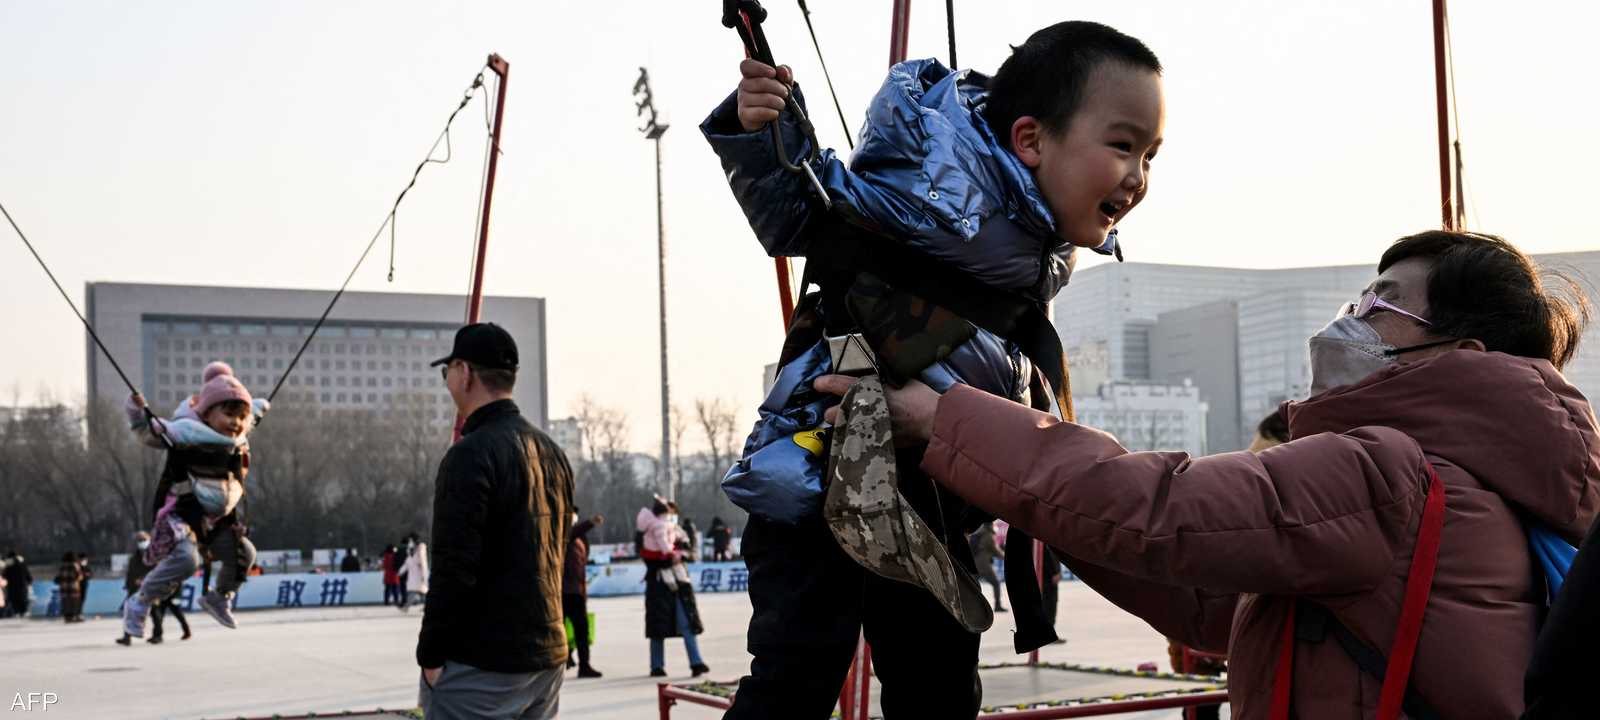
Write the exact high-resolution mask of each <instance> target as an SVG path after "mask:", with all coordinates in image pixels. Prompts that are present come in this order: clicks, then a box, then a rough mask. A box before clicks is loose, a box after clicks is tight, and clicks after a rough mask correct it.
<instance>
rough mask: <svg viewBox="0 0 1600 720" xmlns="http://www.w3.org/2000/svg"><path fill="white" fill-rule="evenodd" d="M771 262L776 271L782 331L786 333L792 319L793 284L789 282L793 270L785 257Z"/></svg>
mask: <svg viewBox="0 0 1600 720" xmlns="http://www.w3.org/2000/svg"><path fill="white" fill-rule="evenodd" d="M772 262H773V264H774V265H776V266H777V269H778V308H779V309H780V310H782V311H783V331H784V332H785V333H787V332H789V320H790V319H791V318H793V317H794V302H795V300H794V283H793V282H792V281H790V280H789V277H790V273H792V272H794V269H793V266H791V265H790V264H789V258H786V257H778V258H773V259H772ZM801 289H802V290H803V289H804V288H801Z"/></svg>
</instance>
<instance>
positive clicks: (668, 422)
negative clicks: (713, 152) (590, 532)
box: [633, 67, 677, 500]
mask: <svg viewBox="0 0 1600 720" xmlns="http://www.w3.org/2000/svg"><path fill="white" fill-rule="evenodd" d="M633 96H634V98H635V99H636V100H637V101H638V103H637V104H638V114H639V115H640V116H643V117H644V118H645V122H644V126H643V127H640V128H639V132H642V133H644V136H645V139H647V140H651V141H654V142H655V144H656V277H657V281H658V282H657V287H658V291H659V296H658V298H657V304H658V307H659V308H660V310H661V318H660V319H661V464H660V466H659V472H660V474H661V476H660V478H659V481H660V484H661V489H662V494H663V495H665V496H666V497H667V498H668V499H669V500H675V499H677V488H676V487H675V486H674V484H673V482H672V396H671V392H670V390H669V388H670V385H669V383H668V382H667V234H666V226H665V224H664V223H663V222H662V195H661V136H662V135H665V134H667V123H665V122H662V121H661V120H660V119H659V118H657V116H656V106H655V96H654V95H653V94H652V93H651V91H650V71H649V70H646V69H644V68H642V67H641V68H639V79H638V80H636V81H635V82H634V83H633Z"/></svg>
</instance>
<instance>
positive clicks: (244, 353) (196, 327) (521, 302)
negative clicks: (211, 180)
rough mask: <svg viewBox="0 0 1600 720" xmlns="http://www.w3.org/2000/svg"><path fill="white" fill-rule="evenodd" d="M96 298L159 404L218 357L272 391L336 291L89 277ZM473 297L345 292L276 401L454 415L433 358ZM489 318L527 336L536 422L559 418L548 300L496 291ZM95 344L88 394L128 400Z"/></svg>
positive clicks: (194, 383) (526, 390) (111, 345)
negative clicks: (416, 406)
mask: <svg viewBox="0 0 1600 720" xmlns="http://www.w3.org/2000/svg"><path fill="white" fill-rule="evenodd" d="M86 297H87V308H86V310H87V314H88V317H89V321H90V322H91V323H93V324H94V327H95V331H96V332H97V333H98V334H99V335H100V339H101V341H102V342H104V343H105V344H106V347H107V349H109V350H110V351H111V352H112V353H113V354H114V355H115V356H116V358H117V361H118V362H119V363H120V364H121V365H122V369H123V370H124V371H125V372H126V373H127V374H128V377H129V378H130V379H131V380H133V381H134V382H135V383H137V384H138V385H139V387H140V388H141V389H142V390H143V392H144V393H145V395H146V397H148V398H149V400H150V402H151V405H152V406H153V407H154V408H155V409H156V410H157V411H158V412H163V411H165V410H167V409H169V408H172V407H175V406H176V405H177V403H178V402H180V401H181V400H182V399H183V398H185V397H187V396H188V395H190V394H191V393H194V392H197V391H198V390H199V388H200V380H201V371H202V370H203V369H204V368H205V366H206V364H207V363H209V362H211V361H213V360H222V361H224V362H227V363H228V364H229V365H232V366H233V368H234V374H235V375H236V376H237V377H238V378H239V380H240V381H242V382H243V383H244V384H245V386H246V387H248V388H250V391H251V393H253V394H254V395H256V396H258V397H265V396H266V395H267V394H268V393H269V392H271V390H272V387H273V385H274V384H276V383H277V382H278V380H279V378H281V377H283V376H284V374H285V372H286V371H287V369H288V367H289V364H290V361H291V360H292V359H293V358H294V356H295V353H296V352H297V351H298V350H299V349H300V347H301V346H302V345H303V344H305V342H306V339H307V337H308V336H309V335H310V332H311V328H312V326H313V325H314V324H315V323H316V321H317V318H318V317H320V316H321V314H322V311H323V309H324V308H325V307H326V306H327V304H328V301H329V300H330V299H331V295H330V294H329V293H328V292H326V291H320V290H317V291H313V290H283V289H256V288H229V287H199V286H183V285H139V284H128V283H89V284H88V287H87V291H86ZM465 305H466V303H465V300H464V299H463V298H462V297H461V296H457V295H420V294H400V293H370V292H347V293H345V294H344V297H343V298H341V299H340V300H339V304H338V305H336V306H335V307H334V309H333V313H332V314H331V315H330V316H329V318H328V320H327V322H326V323H324V324H323V326H322V328H321V329H320V330H318V331H317V334H316V337H315V338H314V339H312V341H311V343H310V345H308V346H307V347H306V351H305V354H304V355H303V356H302V357H301V358H300V362H299V364H298V365H297V366H296V367H295V368H294V372H292V373H290V374H289V375H288V376H287V379H286V380H285V382H284V384H283V387H282V390H280V391H279V393H278V397H277V399H276V402H277V403H306V404H315V405H317V406H318V407H320V408H323V409H346V410H385V409H393V408H395V407H396V406H397V405H400V404H402V403H420V404H421V405H422V408H421V410H422V412H423V414H424V416H425V417H427V418H429V420H430V421H432V422H436V423H439V424H449V423H450V422H453V420H454V415H455V410H454V407H453V406H452V405H451V402H450V397H449V394H448V393H447V392H446V391H445V389H444V385H443V383H442V382H441V380H440V375H439V368H434V367H429V366H428V363H430V362H432V361H433V360H436V359H438V358H441V357H444V356H446V355H448V354H450V348H451V344H452V341H453V338H454V334H455V331H456V329H457V328H459V327H460V326H461V324H462V322H463V317H464V316H465ZM483 319H484V320H485V321H489V322H495V323H498V324H500V325H501V326H503V327H504V328H505V329H506V330H507V331H508V332H510V333H511V335H512V337H514V338H516V341H517V349H518V354H519V355H520V363H521V367H520V368H519V370H518V372H517V385H516V390H515V391H514V393H513V397H514V399H515V400H516V402H517V405H519V406H520V407H521V408H522V412H523V414H524V415H525V416H526V417H528V419H529V420H530V421H532V422H535V423H537V424H538V425H539V426H540V427H548V426H549V415H550V411H549V395H548V391H547V385H548V371H547V364H546V361H545V327H546V325H545V302H544V300H543V299H541V298H513V297H486V298H484V301H483ZM86 342H87V344H88V363H87V368H88V384H89V396H90V397H91V398H109V399H112V400H115V401H118V402H120V400H121V399H122V398H123V397H125V396H126V394H127V389H126V388H125V387H124V386H123V384H122V381H121V379H119V378H118V377H117V373H116V370H115V369H113V368H112V367H111V364H110V363H109V362H107V361H106V359H105V356H104V355H103V354H101V353H100V351H99V350H98V349H97V348H96V347H95V346H94V343H93V341H92V340H87V339H86Z"/></svg>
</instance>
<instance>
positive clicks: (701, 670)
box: [689, 663, 711, 677]
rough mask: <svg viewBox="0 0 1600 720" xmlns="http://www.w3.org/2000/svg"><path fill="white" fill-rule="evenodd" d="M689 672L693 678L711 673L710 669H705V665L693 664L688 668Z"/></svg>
mask: <svg viewBox="0 0 1600 720" xmlns="http://www.w3.org/2000/svg"><path fill="white" fill-rule="evenodd" d="M689 672H691V673H693V677H700V676H701V675H704V674H706V673H708V672H711V668H709V667H706V664H705V663H695V664H693V665H690V666H689Z"/></svg>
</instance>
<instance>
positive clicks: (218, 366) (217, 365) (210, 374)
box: [200, 360, 233, 385]
mask: <svg viewBox="0 0 1600 720" xmlns="http://www.w3.org/2000/svg"><path fill="white" fill-rule="evenodd" d="M232 374H233V368H232V367H229V366H228V364H227V363H225V362H223V361H221V360H213V361H211V364H210V365H207V366H206V370H205V372H204V373H201V375H200V383H201V384H202V385H203V384H205V383H208V382H211V378H214V377H216V376H218V375H232Z"/></svg>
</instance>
